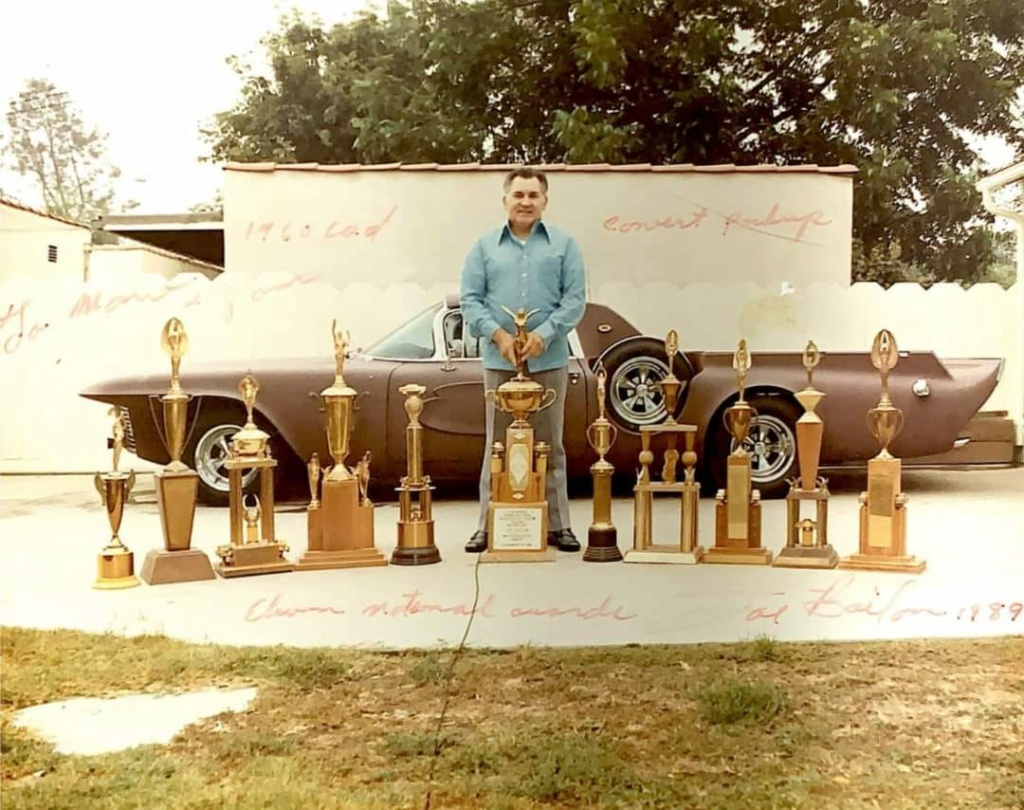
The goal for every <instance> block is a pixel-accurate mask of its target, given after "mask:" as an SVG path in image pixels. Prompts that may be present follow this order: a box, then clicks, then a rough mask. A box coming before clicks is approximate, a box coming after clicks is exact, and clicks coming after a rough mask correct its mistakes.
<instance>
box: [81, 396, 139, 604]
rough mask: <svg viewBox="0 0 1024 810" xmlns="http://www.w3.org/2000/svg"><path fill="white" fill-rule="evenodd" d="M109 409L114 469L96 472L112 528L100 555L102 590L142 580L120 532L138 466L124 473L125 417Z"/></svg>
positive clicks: (98, 579)
mask: <svg viewBox="0 0 1024 810" xmlns="http://www.w3.org/2000/svg"><path fill="white" fill-rule="evenodd" d="M109 413H110V416H112V417H113V419H114V464H113V469H112V470H111V471H110V472H106V473H103V474H102V475H101V474H100V473H96V475H95V477H94V478H93V483H94V484H95V486H96V491H97V492H98V493H99V494H100V502H101V503H102V504H103V506H104V508H105V509H106V511H107V521H108V522H109V523H110V531H111V536H110V540H109V541H108V542H107V545H106V546H105V547H104V548H103V550H102V551H101V552H100V554H99V556H98V557H97V559H96V580H95V581H94V582H93V585H92V586H93V587H94V588H98V589H99V590H116V589H119V588H134V587H136V586H137V585H138V584H139V578H138V577H137V576H135V555H134V554H133V553H132V552H131V551H129V550H128V548H127V546H125V544H124V543H122V542H121V536H120V531H121V519H122V518H123V517H124V505H125V504H126V503H127V502H128V495H129V493H130V492H131V491H132V487H133V486H135V470H132V471H131V472H127V473H124V472H121V471H120V470H118V469H117V467H118V464H119V462H120V460H121V450H122V448H123V446H124V421H123V420H122V418H121V413H120V411H118V409H117V408H111V409H110V411H109Z"/></svg>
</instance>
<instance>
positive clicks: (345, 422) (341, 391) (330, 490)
mask: <svg viewBox="0 0 1024 810" xmlns="http://www.w3.org/2000/svg"><path fill="white" fill-rule="evenodd" d="M331 334H332V335H333V338H334V382H333V383H331V385H330V386H329V387H327V388H325V389H324V390H323V391H321V392H320V396H321V398H322V399H323V402H324V414H325V416H326V423H327V424H326V428H327V447H328V449H329V450H330V453H331V457H332V458H333V459H334V464H333V465H331V466H330V467H329V468H328V469H327V470H325V473H326V474H325V475H324V476H323V479H322V483H321V485H320V486H321V488H322V492H321V493H320V497H319V502H318V506H317V508H316V510H314V509H313V507H312V503H313V501H317V492H316V484H315V483H314V482H313V481H312V477H311V480H310V486H311V488H312V490H313V492H312V501H311V502H310V512H309V514H310V515H311V519H310V521H309V543H308V545H307V547H306V553H305V554H303V555H302V557H301V558H300V559H299V561H298V562H297V563H296V564H295V567H296V568H297V569H300V570H318V569H325V568H362V567H366V566H374V565H387V564H388V560H387V557H385V556H384V555H383V554H381V553H380V552H379V551H378V550H377V549H376V548H375V547H374V545H373V503H372V502H371V501H370V498H369V482H370V455H369V453H366V454H365V455H364V456H363V458H362V459H361V460H360V461H359V462H358V463H357V465H356V470H355V472H353V471H352V470H350V469H349V468H348V467H347V466H346V465H345V458H346V457H347V456H348V451H349V439H350V437H351V433H352V411H353V405H354V403H355V399H356V396H357V394H356V391H355V389H353V388H352V387H351V386H349V385H348V384H347V383H346V382H345V377H344V366H345V350H346V347H347V346H348V343H349V336H348V333H347V332H344V333H343V332H340V331H338V322H337V320H335V321H333V322H332V324H331ZM318 464H319V462H318ZM314 511H317V512H319V515H318V516H317V517H316V518H312V515H313V512H314Z"/></svg>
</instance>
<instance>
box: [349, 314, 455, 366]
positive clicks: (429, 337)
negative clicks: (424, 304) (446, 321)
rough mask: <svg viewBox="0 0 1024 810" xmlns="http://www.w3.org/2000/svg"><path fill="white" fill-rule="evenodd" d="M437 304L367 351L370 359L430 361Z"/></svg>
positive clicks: (432, 352)
mask: <svg viewBox="0 0 1024 810" xmlns="http://www.w3.org/2000/svg"><path fill="white" fill-rule="evenodd" d="M437 306H438V305H437V304H435V305H434V306H432V307H430V308H429V309H425V310H423V312H421V313H420V314H419V315H417V316H416V317H414V318H413V319H412V320H409V321H406V322H405V323H404V324H402V325H401V326H400V327H398V328H397V329H396V330H395V331H394V332H392V333H391V334H389V335H388V336H387V337H385V338H383V339H381V340H378V341H377V342H376V343H374V344H373V345H372V346H370V348H368V349H367V350H366V354H367V355H369V356H370V357H379V358H382V359H386V360H429V359H430V358H432V357H433V356H434V316H435V315H436V314H437Z"/></svg>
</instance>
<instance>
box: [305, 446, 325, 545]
mask: <svg viewBox="0 0 1024 810" xmlns="http://www.w3.org/2000/svg"><path fill="white" fill-rule="evenodd" d="M322 472H323V471H322V470H321V469H320V455H319V454H318V453H313V455H312V456H310V457H309V462H308V463H307V464H306V473H307V476H308V479H309V506H307V507H306V548H307V549H311V548H316V547H317V544H319V543H320V542H321V541H320V538H321V536H322V534H323V526H324V522H323V510H321V509H320V476H321V474H322Z"/></svg>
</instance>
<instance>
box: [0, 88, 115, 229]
mask: <svg viewBox="0 0 1024 810" xmlns="http://www.w3.org/2000/svg"><path fill="white" fill-rule="evenodd" d="M6 118H7V128H8V136H7V137H6V138H5V139H4V140H3V141H2V142H0V145H2V148H0V157H2V158H3V159H4V162H5V164H6V165H7V166H8V167H9V168H11V169H13V170H14V171H16V172H17V173H18V174H21V175H23V176H28V177H30V178H32V180H33V181H34V183H35V185H36V186H37V189H38V191H39V193H40V195H41V196H42V199H43V205H44V206H45V208H46V211H47V212H48V213H51V214H56V215H57V216H61V217H65V218H67V219H73V220H75V221H77V222H88V221H89V220H91V219H92V218H93V217H96V216H98V215H100V214H106V213H109V212H110V210H111V207H112V205H113V202H114V196H115V192H114V181H115V180H116V179H117V178H118V177H119V176H120V174H121V172H120V170H119V169H118V168H117V167H116V166H114V165H112V164H111V163H110V162H109V161H108V160H107V158H106V140H107V136H106V135H104V134H102V133H100V132H99V131H98V130H96V129H94V128H90V127H88V126H87V125H86V124H85V122H84V121H83V119H82V117H81V115H80V113H79V112H78V110H77V109H76V108H75V106H74V104H73V103H72V102H71V101H70V100H69V99H68V97H67V94H66V93H63V92H60V91H59V90H58V89H57V88H56V87H55V86H54V85H53V83H51V82H49V81H47V80H45V79H30V80H28V82H27V83H26V85H25V88H24V89H23V90H21V91H20V92H19V93H18V95H17V96H16V97H15V98H14V99H12V100H11V102H10V103H9V105H8V108H7V116H6ZM134 205H135V204H134V203H128V204H126V205H125V206H123V207H122V208H124V209H127V208H131V207H133V206H134Z"/></svg>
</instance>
